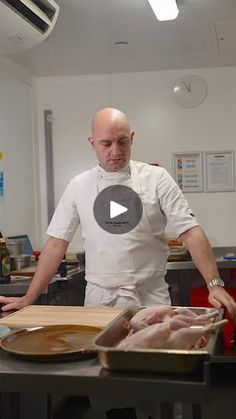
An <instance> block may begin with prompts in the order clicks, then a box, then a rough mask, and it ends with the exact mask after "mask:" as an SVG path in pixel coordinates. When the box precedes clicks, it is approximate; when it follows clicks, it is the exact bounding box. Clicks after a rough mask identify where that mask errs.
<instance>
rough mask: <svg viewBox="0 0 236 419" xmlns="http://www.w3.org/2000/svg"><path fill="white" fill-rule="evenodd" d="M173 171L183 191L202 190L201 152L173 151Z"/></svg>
mask: <svg viewBox="0 0 236 419" xmlns="http://www.w3.org/2000/svg"><path fill="white" fill-rule="evenodd" d="M173 173H174V179H175V181H176V183H177V185H178V186H179V187H180V189H181V190H182V191H183V192H202V190H203V178H202V153H201V152H200V151H197V152H186V153H173Z"/></svg>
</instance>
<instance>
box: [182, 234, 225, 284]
mask: <svg viewBox="0 0 236 419" xmlns="http://www.w3.org/2000/svg"><path fill="white" fill-rule="evenodd" d="M180 238H181V240H182V241H183V242H184V244H185V246H186V248H187V250H188V251H189V253H190V254H191V257H192V259H193V262H194V263H195V265H196V267H197V268H198V270H199V271H200V273H201V274H202V276H203V278H204V279H205V281H206V282H210V281H211V280H212V279H214V278H219V271H218V268H217V264H216V260H215V256H214V253H213V251H212V249H211V246H210V244H209V241H208V239H207V237H206V235H205V233H204V231H203V230H202V229H201V228H200V227H193V228H191V229H190V230H188V231H186V232H185V233H183V234H181V236H180Z"/></svg>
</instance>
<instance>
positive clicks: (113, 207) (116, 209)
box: [110, 201, 128, 218]
mask: <svg viewBox="0 0 236 419" xmlns="http://www.w3.org/2000/svg"><path fill="white" fill-rule="evenodd" d="M126 211H128V208H126V207H123V205H120V204H117V202H114V201H111V202H110V218H114V217H117V215H120V214H123V213H124V212H126Z"/></svg>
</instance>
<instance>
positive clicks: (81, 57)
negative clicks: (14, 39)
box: [10, 0, 236, 76]
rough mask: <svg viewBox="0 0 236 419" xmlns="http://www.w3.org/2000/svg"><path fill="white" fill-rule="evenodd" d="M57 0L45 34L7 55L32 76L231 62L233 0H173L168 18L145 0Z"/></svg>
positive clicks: (235, 38) (235, 40) (234, 54)
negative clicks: (174, 11)
mask: <svg viewBox="0 0 236 419" xmlns="http://www.w3.org/2000/svg"><path fill="white" fill-rule="evenodd" d="M56 1H57V3H58V4H59V5H60V8H61V9H60V14H59V18H58V21H57V23H56V26H55V28H54V30H53V32H52V33H51V35H50V36H49V37H48V39H47V40H46V41H44V42H43V43H42V44H41V45H39V46H37V47H35V48H33V49H31V50H28V51H25V52H21V53H18V54H15V55H11V56H10V58H11V60H13V61H14V62H15V63H17V64H20V65H22V66H24V67H26V68H27V69H28V70H29V71H30V72H31V73H32V74H33V75H35V76H59V75H77V74H99V73H115V72H118V73H119V72H135V71H149V70H166V69H181V68H198V67H199V68H201V67H220V66H231V65H235V66H236V0H178V4H179V10H180V12H179V16H178V18H177V19H176V20H175V21H169V22H158V21H157V20H156V18H155V16H154V14H153V12H152V10H151V8H150V6H149V3H148V1H147V0H56ZM117 42H118V43H119V42H127V43H128V45H123V44H121V45H115V43H117Z"/></svg>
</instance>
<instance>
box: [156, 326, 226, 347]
mask: <svg viewBox="0 0 236 419" xmlns="http://www.w3.org/2000/svg"><path fill="white" fill-rule="evenodd" d="M225 323H227V320H226V321H225V320H222V321H220V322H217V323H214V324H209V325H207V326H204V327H186V328H182V329H179V330H176V331H174V332H173V333H171V335H170V336H169V338H168V340H167V341H165V342H164V345H163V346H162V348H165V349H191V348H192V347H193V346H195V345H198V341H199V339H201V337H202V336H203V337H205V338H206V337H207V336H208V335H209V334H210V333H212V332H214V331H215V330H216V328H217V327H220V326H221V325H223V324H225Z"/></svg>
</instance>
